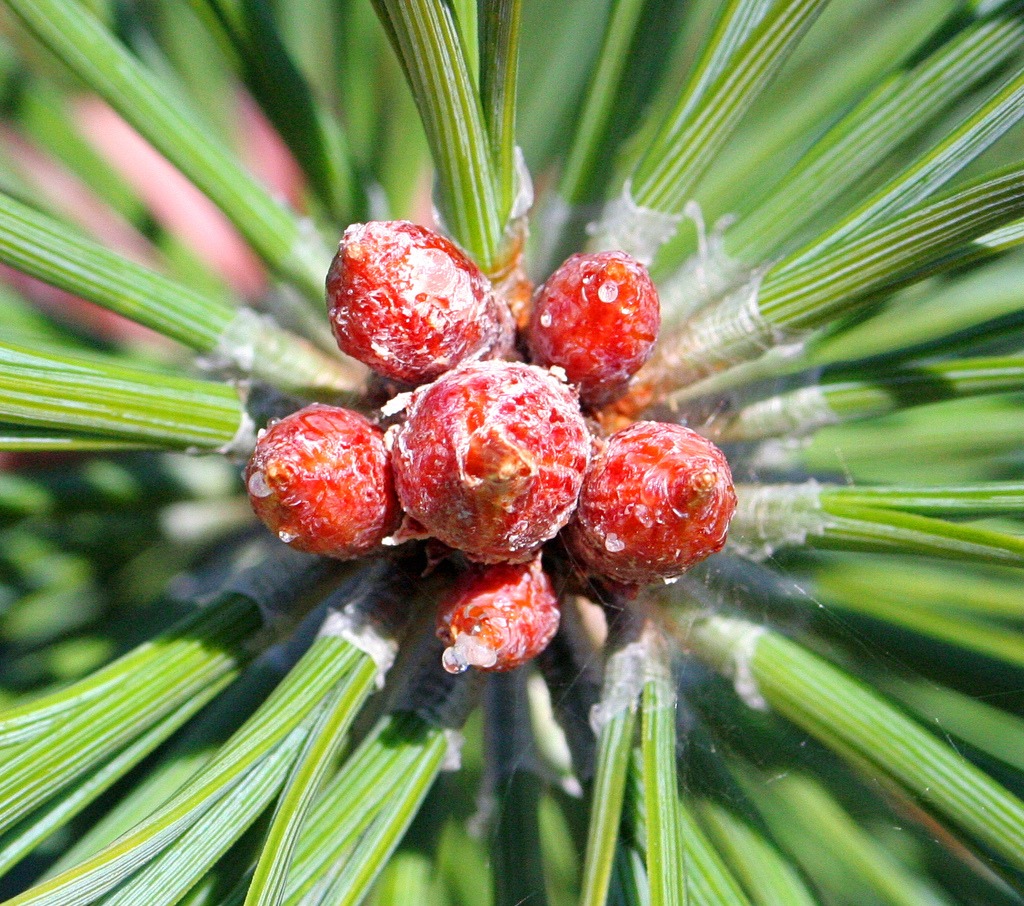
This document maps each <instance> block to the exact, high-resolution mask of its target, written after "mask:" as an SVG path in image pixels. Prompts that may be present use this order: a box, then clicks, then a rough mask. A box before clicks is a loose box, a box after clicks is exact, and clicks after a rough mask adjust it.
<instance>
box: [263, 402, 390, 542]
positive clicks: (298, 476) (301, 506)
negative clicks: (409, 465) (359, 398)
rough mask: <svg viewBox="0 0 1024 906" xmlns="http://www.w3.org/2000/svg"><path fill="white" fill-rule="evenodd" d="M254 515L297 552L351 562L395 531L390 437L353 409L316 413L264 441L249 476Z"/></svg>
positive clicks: (278, 427)
mask: <svg viewBox="0 0 1024 906" xmlns="http://www.w3.org/2000/svg"><path fill="white" fill-rule="evenodd" d="M245 483H246V488H247V489H248V491H249V500H250V502H251V503H252V508H253V510H254V511H255V513H256V515H257V516H259V518H260V519H261V520H262V521H263V523H264V524H265V525H266V526H267V527H268V528H269V529H270V530H271V531H272V532H275V533H276V534H277V536H278V537H279V538H280V539H281V540H282V541H285V542H287V543H288V544H290V545H291V546H292V547H294V548H295V549H296V550H300V551H306V552H307V553H311V554H322V555H324V556H327V557H336V558H338V559H341V560H348V559H351V558H353V557H361V556H363V555H365V554H368V553H371V552H372V551H374V550H376V549H377V548H378V547H379V546H380V543H381V541H382V539H383V538H384V537H385V536H386V535H388V534H390V533H391V532H392V531H394V529H395V527H396V525H397V523H398V519H399V509H398V500H397V498H396V496H395V491H394V479H393V476H392V471H391V464H390V461H389V457H388V453H387V450H386V448H385V446H384V435H383V433H382V432H381V431H380V429H379V428H377V427H375V426H374V425H372V424H371V423H370V422H369V421H367V420H366V419H365V418H363V416H361V415H359V414H358V413H356V412H351V411H349V410H348V409H339V408H336V407H334V406H321V405H312V406H307V407H306V408H305V409H301V410H299V411H298V412H294V413H292V414H291V415H289V416H287V417H286V418H283V419H281V420H280V421H279V422H276V423H274V424H273V425H271V426H270V427H269V428H268V429H267V430H266V431H265V432H263V433H262V434H261V435H260V439H259V440H258V441H257V443H256V450H255V452H254V453H253V455H252V459H250V461H249V464H248V466H247V467H246V469H245Z"/></svg>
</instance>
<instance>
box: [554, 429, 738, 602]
mask: <svg viewBox="0 0 1024 906" xmlns="http://www.w3.org/2000/svg"><path fill="white" fill-rule="evenodd" d="M735 509H736V492H735V490H734V489H733V484H732V474H731V472H730V471H729V464H728V463H727V462H726V460H725V456H724V455H723V454H722V451H721V450H719V449H718V447H716V446H715V445H714V444H713V443H711V441H709V440H707V439H706V438H704V437H701V435H699V434H697V433H696V432H695V431H691V430H690V429H689V428H684V427H682V426H680V425H670V424H666V423H663V422H636V423H635V424H633V425H630V426H629V427H628V428H624V429H623V430H621V431H618V432H616V433H615V434H613V435H612V436H611V437H610V438H609V439H608V442H607V445H606V446H605V449H604V450H603V451H602V452H601V453H600V454H599V455H598V456H597V457H596V459H595V462H594V464H593V467H592V468H591V471H590V472H589V473H588V474H587V479H586V482H585V484H584V486H583V491H582V493H581V494H580V503H579V507H578V508H577V510H576V515H575V517H574V518H573V521H572V523H571V524H570V525H569V527H568V528H567V529H566V530H565V532H564V533H563V538H564V539H565V543H566V546H567V548H568V550H569V552H570V554H571V555H572V556H573V558H574V559H575V560H576V561H577V564H578V565H579V566H581V567H582V568H583V569H584V570H585V571H588V572H591V573H594V574H597V575H598V576H602V577H604V578H607V579H611V580H613V581H615V582H619V583H622V584H625V585H645V584H647V583H649V582H655V581H657V580H658V579H669V578H673V577H675V576H678V575H681V574H682V573H683V572H685V571H686V570H687V569H689V568H690V567H691V566H693V565H694V564H696V563H699V562H700V561H701V560H703V559H704V558H705V557H708V556H710V555H711V554H713V553H715V552H717V551H719V550H721V549H722V547H723V545H724V544H725V537H726V532H727V530H728V528H729V521H730V519H732V514H733V512H734V510H735Z"/></svg>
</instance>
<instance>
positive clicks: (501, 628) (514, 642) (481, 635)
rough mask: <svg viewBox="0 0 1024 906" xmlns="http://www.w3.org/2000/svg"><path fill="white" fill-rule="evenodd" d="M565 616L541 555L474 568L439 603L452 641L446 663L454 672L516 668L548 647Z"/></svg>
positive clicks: (442, 626)
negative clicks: (560, 608) (533, 558)
mask: <svg viewBox="0 0 1024 906" xmlns="http://www.w3.org/2000/svg"><path fill="white" fill-rule="evenodd" d="M559 616H560V614H559V609H558V599H557V598H556V597H555V591H554V589H553V588H552V586H551V580H550V579H549V578H548V576H547V574H546V573H545V572H544V570H543V569H542V568H541V562H540V557H537V558H536V559H535V560H533V562H532V563H529V564H525V563H524V564H512V563H500V564H497V565H495V566H486V567H481V568H478V569H474V570H472V571H470V572H468V573H466V574H465V575H464V576H463V577H462V579H461V580H460V581H459V582H458V583H457V584H456V586H455V587H454V588H453V589H452V591H451V593H450V594H449V595H448V596H447V597H446V598H445V599H444V600H443V601H442V602H441V604H440V606H439V607H438V610H437V635H438V638H440V639H441V640H442V641H443V642H446V643H448V645H449V647H448V648H447V649H446V650H445V653H444V656H443V658H442V664H443V665H444V668H445V670H447V671H448V672H449V673H462V672H464V671H465V670H466V669H467V668H469V667H470V666H473V667H478V668H479V669H481V670H488V671H501V670H512V669H513V668H515V667H519V666H521V665H522V664H525V663H526V662H527V661H529V660H532V659H533V658H535V657H536V656H537V655H538V654H540V653H541V652H542V651H543V650H544V649H545V648H547V646H548V643H549V642H550V641H551V639H552V638H554V635H555V632H556V631H557V630H558V622H559Z"/></svg>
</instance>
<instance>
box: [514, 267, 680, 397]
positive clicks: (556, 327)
mask: <svg viewBox="0 0 1024 906" xmlns="http://www.w3.org/2000/svg"><path fill="white" fill-rule="evenodd" d="M660 325H661V306H660V303H659V301H658V291H657V289H656V288H655V286H654V283H653V282H652V281H651V278H650V276H649V275H648V273H647V268H645V267H644V266H643V265H642V264H641V263H640V262H639V261H637V260H636V259H635V258H633V257H632V256H630V255H627V254H626V253H625V252H598V253H596V254H589V255H573V256H572V257H571V258H569V259H567V260H566V261H565V263H564V264H562V266H561V267H559V268H558V270H556V271H555V272H554V273H553V274H552V275H551V276H550V277H548V279H547V280H546V281H545V282H544V285H543V286H542V287H541V288H540V289H539V290H538V291H537V295H536V298H535V299H534V303H533V313H532V315H531V318H530V326H529V330H528V332H527V340H528V343H529V346H530V353H531V355H532V357H533V360H534V361H535V362H536V363H537V364H540V365H557V366H558V367H559V368H562V369H563V370H564V371H565V374H566V377H567V378H568V379H569V382H570V383H572V384H577V385H578V386H579V392H580V398H581V399H582V400H583V402H584V403H586V404H588V405H591V406H599V405H603V404H605V403H607V402H610V401H611V400H613V399H614V398H615V397H616V396H618V395H619V394H620V393H621V392H622V391H623V390H625V388H626V384H627V382H628V381H629V378H630V377H632V376H633V375H634V374H635V373H636V372H637V370H638V369H639V368H640V366H641V365H643V363H644V362H646V361H647V359H648V358H649V357H650V354H651V350H652V349H653V348H654V341H655V339H657V336H658V328H659V327H660Z"/></svg>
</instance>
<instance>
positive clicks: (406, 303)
mask: <svg viewBox="0 0 1024 906" xmlns="http://www.w3.org/2000/svg"><path fill="white" fill-rule="evenodd" d="M327 309H328V314H329V316H330V320H331V327H332V329H333V330H334V336H335V338H336V339H337V341H338V345H339V346H340V347H341V349H342V351H343V352H345V353H347V354H348V355H350V356H352V357H353V358H356V359H359V361H361V362H363V363H364V364H365V365H368V366H369V367H370V368H372V369H373V370H374V371H376V372H377V373H378V374H382V375H384V376H385V377H388V378H391V379H393V380H396V381H401V382H403V383H406V384H419V383H423V382H424V381H430V380H433V379H434V378H436V377H438V376H440V375H441V374H443V373H444V372H446V371H448V370H449V369H450V368H454V367H455V366H456V365H458V364H459V363H460V362H464V361H467V360H471V359H480V358H487V357H489V356H491V355H501V354H503V353H504V352H505V351H507V350H508V349H509V348H510V347H511V344H512V327H513V325H512V316H511V313H510V312H509V310H508V306H507V305H506V304H505V303H504V302H502V301H501V300H499V299H498V298H497V297H496V296H495V295H494V293H493V291H492V290H491V286H490V283H489V282H488V280H487V278H486V277H484V275H483V274H482V273H481V272H480V269H479V268H478V267H477V266H476V265H475V264H474V263H473V262H472V261H470V260H469V258H467V257H466V256H465V255H464V254H463V253H462V252H461V251H460V250H459V249H458V248H457V247H456V246H455V245H454V244H453V243H451V242H449V241H448V240H447V239H445V238H444V237H443V236H441V235H439V234H437V233H435V232H434V231H433V230H428V229H425V228H424V227H421V226H417V225H416V224H414V223H409V222H408V221H404V220H389V221H373V222H371V223H356V224H353V225H352V226H350V227H349V228H348V229H347V230H345V234H344V236H343V237H342V240H341V244H340V247H339V249H338V254H337V255H336V256H335V258H334V261H333V262H332V263H331V268H330V271H329V272H328V274H327Z"/></svg>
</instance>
